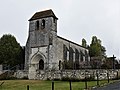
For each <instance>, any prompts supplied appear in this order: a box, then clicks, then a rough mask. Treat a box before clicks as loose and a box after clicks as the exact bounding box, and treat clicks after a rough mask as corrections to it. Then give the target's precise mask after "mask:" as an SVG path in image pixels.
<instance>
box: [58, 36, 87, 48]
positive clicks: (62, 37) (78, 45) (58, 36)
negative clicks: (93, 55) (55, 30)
mask: <svg viewBox="0 0 120 90" xmlns="http://www.w3.org/2000/svg"><path fill="white" fill-rule="evenodd" d="M57 37H58V38H60V39H63V40H65V41H68V42H70V43H72V44H75V45H77V46H79V47H82V48H85V47H83V46H81V45H80V44H77V43H75V42H72V41H70V40H68V39H65V38H63V37H60V36H57ZM85 49H87V48H85Z"/></svg>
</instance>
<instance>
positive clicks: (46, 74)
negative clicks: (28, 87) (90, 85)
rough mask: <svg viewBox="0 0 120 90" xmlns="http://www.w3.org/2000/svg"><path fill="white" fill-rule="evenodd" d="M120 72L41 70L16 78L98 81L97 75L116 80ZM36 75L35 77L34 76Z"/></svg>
mask: <svg viewBox="0 0 120 90" xmlns="http://www.w3.org/2000/svg"><path fill="white" fill-rule="evenodd" d="M119 73H120V70H103V69H99V70H91V69H89V70H88V69H87V70H54V71H53V70H45V71H43V70H39V71H37V72H31V73H28V72H27V71H21V70H19V71H17V72H16V73H15V76H16V77H17V78H23V77H28V78H29V79H36V80H46V79H50V80H51V79H61V78H63V77H69V78H76V79H85V76H86V77H87V78H91V77H92V78H94V79H97V75H98V77H99V80H103V79H108V77H109V79H114V78H116V77H118V76H120V74H119ZM33 74H34V75H33Z"/></svg>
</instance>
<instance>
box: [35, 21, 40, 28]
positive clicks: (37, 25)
mask: <svg viewBox="0 0 120 90" xmlns="http://www.w3.org/2000/svg"><path fill="white" fill-rule="evenodd" d="M36 30H39V21H36Z"/></svg>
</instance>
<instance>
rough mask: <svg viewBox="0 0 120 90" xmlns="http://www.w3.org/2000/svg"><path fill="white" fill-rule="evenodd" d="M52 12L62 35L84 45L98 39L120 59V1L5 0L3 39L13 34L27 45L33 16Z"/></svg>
mask: <svg viewBox="0 0 120 90" xmlns="http://www.w3.org/2000/svg"><path fill="white" fill-rule="evenodd" d="M46 9H52V10H53V11H54V13H55V15H56V16H57V17H58V18H59V19H58V35H59V36H62V37H64V38H66V39H69V40H72V41H73V42H76V43H78V44H81V40H82V38H85V39H86V41H87V43H88V44H90V42H91V37H92V36H97V37H98V38H99V39H101V41H102V45H103V46H105V48H106V50H107V52H106V53H107V55H108V56H112V55H113V54H114V55H115V56H117V58H120V0H1V2H0V37H1V36H2V35H3V34H7V33H10V34H12V35H14V36H15V37H16V39H17V41H18V42H19V43H20V44H21V45H22V46H25V44H26V40H27V37H28V29H29V22H28V20H29V19H30V18H31V16H32V15H33V14H34V13H35V12H38V11H41V10H46Z"/></svg>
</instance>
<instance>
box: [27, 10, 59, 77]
mask: <svg viewBox="0 0 120 90" xmlns="http://www.w3.org/2000/svg"><path fill="white" fill-rule="evenodd" d="M57 20H58V18H57V17H56V16H55V14H54V13H53V11H52V10H51V9H50V10H46V11H41V12H36V13H35V14H34V15H33V16H32V17H31V18H30V19H29V36H28V40H27V43H26V47H25V69H26V70H28V71H29V78H31V79H34V78H35V74H36V71H37V70H46V69H51V68H53V67H55V66H53V65H54V64H51V63H58V62H57V61H56V60H57V58H56V52H57V51H56V50H57V47H56V46H57Z"/></svg>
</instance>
